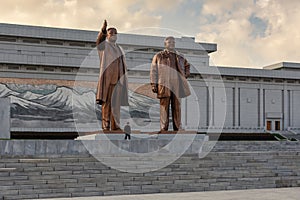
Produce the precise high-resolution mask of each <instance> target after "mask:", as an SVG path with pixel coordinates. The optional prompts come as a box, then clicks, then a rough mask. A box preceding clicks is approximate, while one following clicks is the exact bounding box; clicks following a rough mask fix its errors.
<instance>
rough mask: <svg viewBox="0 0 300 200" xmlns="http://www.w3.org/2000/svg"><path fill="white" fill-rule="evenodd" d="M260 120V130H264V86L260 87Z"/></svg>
mask: <svg viewBox="0 0 300 200" xmlns="http://www.w3.org/2000/svg"><path fill="white" fill-rule="evenodd" d="M259 101H260V102H259V115H260V117H259V119H260V124H259V125H260V126H259V127H260V128H264V121H265V119H264V116H265V115H264V92H263V87H262V85H260V86H259Z"/></svg>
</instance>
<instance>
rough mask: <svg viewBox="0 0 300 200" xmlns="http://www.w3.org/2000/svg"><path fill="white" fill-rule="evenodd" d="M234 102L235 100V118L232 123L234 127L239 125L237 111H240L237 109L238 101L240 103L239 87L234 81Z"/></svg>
mask: <svg viewBox="0 0 300 200" xmlns="http://www.w3.org/2000/svg"><path fill="white" fill-rule="evenodd" d="M234 98H235V99H234V102H235V105H234V106H235V108H234V111H235V112H234V118H235V120H234V122H235V124H234V126H235V127H239V124H240V121H239V120H240V119H239V112H240V110H239V103H240V101H239V98H240V97H239V88H238V86H237V84H236V83H235V89H234Z"/></svg>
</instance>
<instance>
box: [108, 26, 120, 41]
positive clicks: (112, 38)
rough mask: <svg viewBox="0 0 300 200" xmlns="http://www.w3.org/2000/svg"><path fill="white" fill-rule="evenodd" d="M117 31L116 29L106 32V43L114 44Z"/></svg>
mask: <svg viewBox="0 0 300 200" xmlns="http://www.w3.org/2000/svg"><path fill="white" fill-rule="evenodd" d="M117 34H118V33H117V30H116V29H110V30H108V31H107V36H106V38H107V39H108V41H110V42H116V41H117V39H118V37H117Z"/></svg>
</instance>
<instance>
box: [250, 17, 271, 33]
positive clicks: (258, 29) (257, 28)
mask: <svg viewBox="0 0 300 200" xmlns="http://www.w3.org/2000/svg"><path fill="white" fill-rule="evenodd" d="M249 21H250V23H251V25H252V27H253V30H252V32H251V36H252V37H254V38H256V37H265V33H266V29H267V26H268V23H267V22H266V21H265V20H263V19H261V18H259V17H257V16H255V14H252V15H251V16H250V17H249Z"/></svg>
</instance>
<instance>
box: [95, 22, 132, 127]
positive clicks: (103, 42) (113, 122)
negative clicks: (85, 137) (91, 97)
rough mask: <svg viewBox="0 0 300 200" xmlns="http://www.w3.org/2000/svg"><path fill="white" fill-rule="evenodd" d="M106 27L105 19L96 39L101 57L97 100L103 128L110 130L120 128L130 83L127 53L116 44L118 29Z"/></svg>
mask: <svg viewBox="0 0 300 200" xmlns="http://www.w3.org/2000/svg"><path fill="white" fill-rule="evenodd" d="M106 27H107V22H106V20H105V21H104V24H103V26H102V29H101V31H100V32H99V34H98V37H97V40H96V45H97V50H98V54H99V59H100V75H99V80H98V84H97V92H96V102H97V103H98V104H100V105H102V129H103V130H106V131H108V130H120V109H121V106H128V91H127V89H128V83H127V77H126V72H127V68H126V63H125V55H124V52H123V50H122V48H121V47H120V46H119V45H118V44H116V40H117V30H116V29H115V28H109V29H107V30H106Z"/></svg>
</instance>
